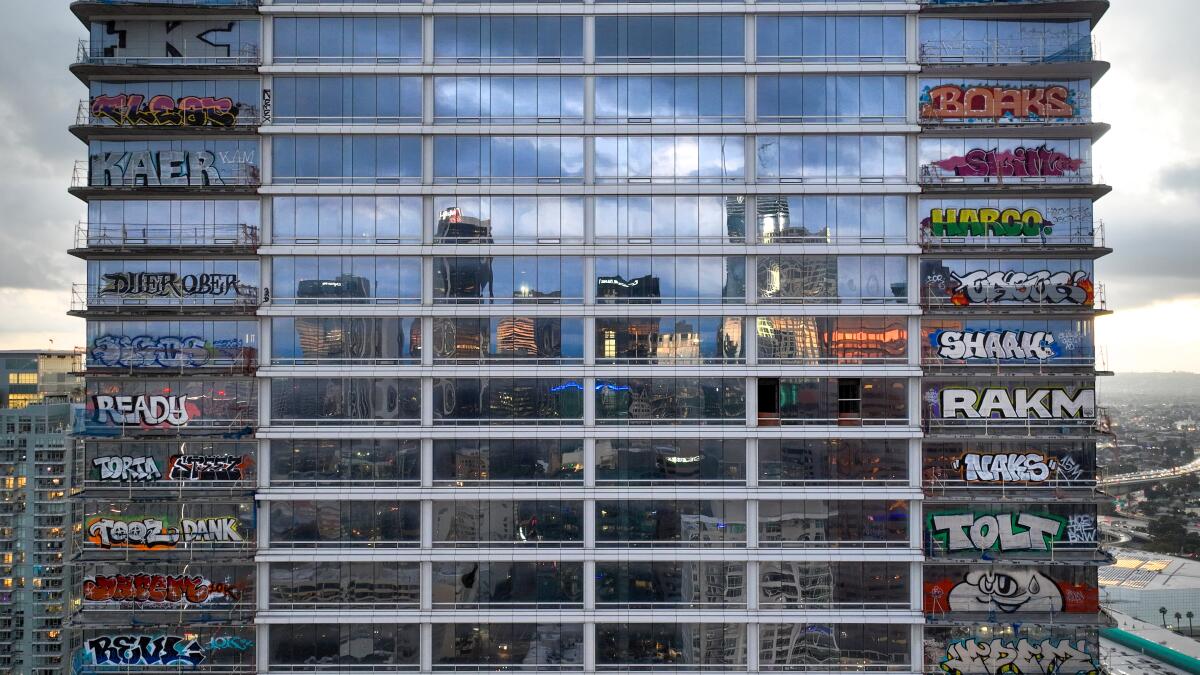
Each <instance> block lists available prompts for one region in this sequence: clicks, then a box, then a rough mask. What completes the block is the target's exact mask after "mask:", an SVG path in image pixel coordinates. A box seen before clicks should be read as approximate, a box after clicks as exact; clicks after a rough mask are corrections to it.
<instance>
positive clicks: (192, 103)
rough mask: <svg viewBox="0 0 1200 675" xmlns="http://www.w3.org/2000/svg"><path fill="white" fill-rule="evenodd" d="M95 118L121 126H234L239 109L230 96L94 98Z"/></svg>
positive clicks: (120, 96) (139, 95)
mask: <svg viewBox="0 0 1200 675" xmlns="http://www.w3.org/2000/svg"><path fill="white" fill-rule="evenodd" d="M92 118H93V119H96V120H101V119H107V120H112V121H113V122H116V123H117V124H119V125H121V126H137V125H142V124H145V125H151V126H173V127H203V126H214V127H231V126H233V125H235V124H237V118H238V108H237V106H235V105H234V103H233V99H231V98H229V97H225V98H215V97H213V96H181V97H179V98H178V99H176V98H175V97H174V96H168V95H166V94H158V95H157V96H151V97H149V98H146V97H145V96H143V95H141V94H114V95H111V96H97V97H95V98H93V99H92Z"/></svg>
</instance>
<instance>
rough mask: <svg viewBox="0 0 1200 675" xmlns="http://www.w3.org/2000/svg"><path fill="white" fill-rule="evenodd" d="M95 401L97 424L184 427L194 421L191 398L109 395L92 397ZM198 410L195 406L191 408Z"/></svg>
mask: <svg viewBox="0 0 1200 675" xmlns="http://www.w3.org/2000/svg"><path fill="white" fill-rule="evenodd" d="M92 400H93V401H94V402H95V421H96V422H97V423H99V424H107V423H109V422H112V423H115V424H130V425H142V426H151V427H154V426H160V425H165V426H174V427H181V426H183V425H185V424H187V423H188V421H189V420H191V418H192V414H191V412H190V411H189V410H188V407H189V406H188V403H187V396H158V395H140V396H109V395H107V394H99V395H96V396H93V397H92ZM191 407H193V408H194V407H195V406H191Z"/></svg>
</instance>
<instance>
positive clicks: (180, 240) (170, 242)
mask: <svg viewBox="0 0 1200 675" xmlns="http://www.w3.org/2000/svg"><path fill="white" fill-rule="evenodd" d="M258 245H259V238H258V225H247V224H245V223H196V224H184V223H170V224H146V223H137V224H130V223H89V222H87V221H80V222H79V223H77V224H76V225H75V248H77V249H84V248H127V247H133V248H151V247H163V248H189V247H198V246H228V247H230V248H256V247H258Z"/></svg>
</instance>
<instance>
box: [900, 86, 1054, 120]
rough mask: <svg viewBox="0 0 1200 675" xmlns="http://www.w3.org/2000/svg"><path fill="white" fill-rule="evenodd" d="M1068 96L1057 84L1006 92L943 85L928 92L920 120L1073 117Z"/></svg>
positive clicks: (1003, 89) (1001, 88) (993, 89)
mask: <svg viewBox="0 0 1200 675" xmlns="http://www.w3.org/2000/svg"><path fill="white" fill-rule="evenodd" d="M1069 97H1070V92H1068V91H1067V88H1066V87H1063V86H1057V85H1056V86H1052V87H1026V88H1022V89H1010V88H1007V87H983V86H980V87H962V86H959V85H956V84H945V85H942V86H940V87H933V88H931V89H929V92H928V102H927V103H925V104H924V105H922V106H921V117H924V118H927V119H928V118H935V119H959V120H961V119H970V118H975V117H985V118H992V119H999V118H1005V117H1008V118H1014V119H1028V120H1041V119H1046V118H1053V117H1074V116H1075V107H1074V106H1072V105H1071V104H1070V103H1069V102H1068V98H1069Z"/></svg>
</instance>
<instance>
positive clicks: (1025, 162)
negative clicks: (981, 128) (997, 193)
mask: <svg viewBox="0 0 1200 675" xmlns="http://www.w3.org/2000/svg"><path fill="white" fill-rule="evenodd" d="M934 166H936V167H938V168H939V169H942V170H944V171H950V172H952V173H953V174H954V175H955V176H960V177H965V178H980V177H987V176H1004V177H1012V178H1039V177H1056V176H1065V175H1067V174H1068V173H1077V172H1078V171H1079V169H1080V168H1081V167H1083V160H1082V159H1073V158H1071V157H1069V156H1067V155H1065V154H1063V153H1061V152H1059V151H1057V150H1051V149H1050V148H1049V147H1047V146H1045V145H1040V146H1038V147H1036V148H1026V147H1016V148H1013V149H1012V150H1000V149H999V148H992V149H991V150H985V149H983V148H975V149H974V150H969V151H967V154H966V155H964V156H962V157H951V158H949V159H943V160H941V161H938V162H934Z"/></svg>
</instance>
